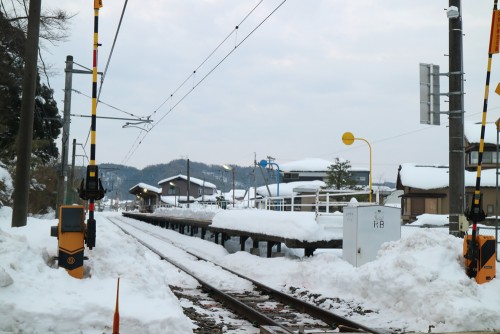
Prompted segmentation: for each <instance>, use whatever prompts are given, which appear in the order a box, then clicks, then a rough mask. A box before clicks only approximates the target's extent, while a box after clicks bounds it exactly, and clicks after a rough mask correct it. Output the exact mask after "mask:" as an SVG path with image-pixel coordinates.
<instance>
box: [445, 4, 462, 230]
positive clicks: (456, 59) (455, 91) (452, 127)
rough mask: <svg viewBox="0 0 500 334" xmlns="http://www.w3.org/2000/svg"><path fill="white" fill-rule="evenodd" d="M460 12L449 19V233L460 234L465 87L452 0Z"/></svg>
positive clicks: (459, 26) (459, 33)
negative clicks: (456, 10) (454, 8)
mask: <svg viewBox="0 0 500 334" xmlns="http://www.w3.org/2000/svg"><path fill="white" fill-rule="evenodd" d="M449 6H450V8H451V7H452V6H454V7H456V8H457V9H458V15H456V14H455V15H448V22H449V185H450V186H449V190H450V197H449V198H450V202H449V233H450V234H452V235H455V236H459V235H460V232H459V217H460V215H462V214H464V212H465V204H464V203H465V193H464V188H465V185H464V174H465V157H464V90H463V74H464V72H463V60H462V50H463V46H462V35H463V32H462V12H461V0H449Z"/></svg>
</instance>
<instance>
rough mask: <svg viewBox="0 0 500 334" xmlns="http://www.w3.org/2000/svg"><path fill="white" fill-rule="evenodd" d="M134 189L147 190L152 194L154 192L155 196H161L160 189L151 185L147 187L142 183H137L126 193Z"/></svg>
mask: <svg viewBox="0 0 500 334" xmlns="http://www.w3.org/2000/svg"><path fill="white" fill-rule="evenodd" d="M134 188H143V189H147V190H148V191H152V192H155V193H157V194H161V189H160V188H158V187H155V186H152V185H149V184H147V183H142V182H140V183H137V184H136V185H135V186H133V187H132V188H130V189H129V190H128V191H131V190H132V189H134Z"/></svg>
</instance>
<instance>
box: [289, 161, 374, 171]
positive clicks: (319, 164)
mask: <svg viewBox="0 0 500 334" xmlns="http://www.w3.org/2000/svg"><path fill="white" fill-rule="evenodd" d="M339 159H340V161H346V160H345V159H341V158H339ZM334 163H335V162H334V161H330V160H324V159H319V158H308V159H304V160H297V161H291V162H286V163H283V164H280V165H279V166H280V170H281V171H282V172H326V171H327V170H328V167H329V166H331V165H333V164H334ZM351 170H353V171H368V170H369V169H367V168H358V167H352V166H351Z"/></svg>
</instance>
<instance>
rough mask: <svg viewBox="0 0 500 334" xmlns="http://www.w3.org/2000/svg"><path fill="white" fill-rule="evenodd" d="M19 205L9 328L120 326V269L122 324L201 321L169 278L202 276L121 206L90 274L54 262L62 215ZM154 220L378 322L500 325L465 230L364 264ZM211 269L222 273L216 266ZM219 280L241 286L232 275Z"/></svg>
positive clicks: (102, 233) (182, 280) (235, 261)
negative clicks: (472, 272) (270, 250)
mask: <svg viewBox="0 0 500 334" xmlns="http://www.w3.org/2000/svg"><path fill="white" fill-rule="evenodd" d="M11 214H12V210H11V209H10V208H8V207H3V208H1V209H0V333H111V326H112V322H113V313H114V306H115V295H116V280H117V278H118V277H120V316H121V324H120V332H121V333H122V334H126V333H181V334H182V333H191V332H192V331H193V328H194V327H195V325H193V323H192V322H191V321H190V319H189V318H187V317H186V316H185V315H184V314H183V312H182V307H181V302H179V300H178V299H177V298H176V297H175V296H174V294H173V293H172V292H171V290H170V289H169V285H175V286H184V287H186V286H195V282H193V280H192V279H191V278H189V277H186V276H185V275H184V274H182V273H180V272H178V270H177V269H174V268H173V267H172V266H171V265H169V264H167V263H165V262H163V261H160V260H159V259H158V257H157V256H156V255H154V254H152V253H150V252H149V251H147V250H145V249H144V248H143V247H142V246H141V245H140V244H139V243H138V242H136V241H134V240H133V239H132V238H131V237H129V236H127V235H125V234H124V233H123V232H122V231H121V230H120V229H119V228H118V227H116V226H115V225H114V224H112V223H110V222H109V220H107V219H106V216H107V215H119V213H97V214H96V219H97V242H96V247H95V248H94V249H93V250H88V249H87V250H86V251H85V255H86V256H88V257H89V260H88V261H86V262H85V266H86V271H87V272H88V275H89V277H88V278H85V279H83V280H78V279H74V278H71V277H70V276H69V275H67V273H66V272H65V270H64V269H57V268H54V267H53V266H51V265H50V264H51V261H50V257H52V256H54V255H56V251H57V240H56V238H53V237H50V226H52V225H56V224H57V221H56V220H55V219H49V218H47V219H37V218H29V219H28V225H27V226H25V227H21V228H11V227H10V225H11ZM273 214H275V213H270V215H273ZM268 221H269V223H270V224H271V223H272V216H270V217H269V220H268ZM134 224H138V225H144V223H141V222H134ZM146 226H148V229H151V230H154V231H157V233H159V234H161V235H163V236H165V237H166V238H169V239H171V240H173V241H175V242H176V243H177V244H179V245H185V246H186V247H189V249H190V251H192V252H199V253H201V254H203V255H204V256H206V257H209V258H211V259H215V260H216V261H218V262H219V263H221V264H223V265H225V266H228V267H231V268H233V269H235V270H236V271H240V272H242V273H243V274H246V275H249V276H252V277H254V278H255V279H257V280H261V281H264V282H266V283H267V284H268V285H270V286H272V287H274V288H277V289H281V290H286V291H290V290H291V289H293V290H295V289H297V290H295V291H296V292H297V293H298V292H309V293H310V296H311V297H310V298H318V297H317V296H316V294H320V295H321V297H320V298H322V297H324V298H325V300H324V302H323V304H324V306H328V307H331V310H332V311H333V312H335V313H337V314H340V315H348V316H350V317H351V319H352V320H354V321H357V322H359V323H363V324H366V325H367V326H369V327H374V328H398V329H404V330H406V331H419V332H425V333H427V332H428V330H429V328H430V327H429V326H434V327H431V329H432V332H447V331H465V330H497V331H498V330H500V316H499V314H500V282H499V280H498V279H495V280H493V281H491V282H489V283H486V284H482V285H478V284H476V282H475V281H474V280H472V279H469V278H468V277H467V276H466V274H465V269H464V261H463V257H462V240H460V239H458V238H455V237H452V236H450V235H448V234H447V233H446V232H447V230H446V229H440V230H436V229H425V228H424V229H420V228H415V229H414V231H413V232H412V233H402V236H403V237H402V239H401V240H399V241H393V242H388V243H385V244H384V245H383V246H382V248H381V249H380V251H379V253H378V257H377V260H375V261H373V262H370V263H367V264H365V265H362V266H360V267H358V268H355V267H353V266H352V265H350V264H349V263H347V262H346V261H344V260H343V259H342V254H341V251H340V250H335V251H329V252H328V251H326V252H325V251H323V252H316V253H315V255H314V256H312V257H309V258H297V257H281V258H263V257H257V256H254V255H251V254H249V253H247V252H235V253H229V252H228V251H226V250H225V249H224V248H222V247H221V246H220V245H216V244H214V243H213V242H211V241H204V240H201V239H199V238H191V237H188V236H183V235H179V234H178V233H176V232H175V231H172V230H165V229H160V228H158V227H154V226H150V225H146ZM179 256H182V255H179ZM203 270H206V275H207V276H212V274H214V273H213V272H211V271H213V270H214V269H213V267H207V269H203ZM498 271H499V270H498V267H497V272H496V274H497V277H498ZM219 284H220V285H221V286H227V287H229V288H235V283H234V282H232V281H231V280H229V279H228V280H227V281H225V280H224V279H220V281H219ZM312 296H316V297H312ZM358 307H359V308H358ZM353 308H358V309H361V310H365V311H366V310H370V311H372V312H360V313H364V314H360V313H356V312H353V311H352V309H353Z"/></svg>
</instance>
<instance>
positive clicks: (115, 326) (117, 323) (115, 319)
mask: <svg viewBox="0 0 500 334" xmlns="http://www.w3.org/2000/svg"><path fill="white" fill-rule="evenodd" d="M119 296H120V277H118V283H117V285H116V305H115V315H114V317H113V334H119V333H120V311H119V310H118V297H119Z"/></svg>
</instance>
